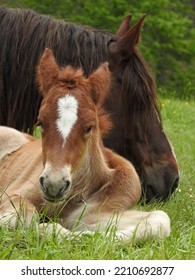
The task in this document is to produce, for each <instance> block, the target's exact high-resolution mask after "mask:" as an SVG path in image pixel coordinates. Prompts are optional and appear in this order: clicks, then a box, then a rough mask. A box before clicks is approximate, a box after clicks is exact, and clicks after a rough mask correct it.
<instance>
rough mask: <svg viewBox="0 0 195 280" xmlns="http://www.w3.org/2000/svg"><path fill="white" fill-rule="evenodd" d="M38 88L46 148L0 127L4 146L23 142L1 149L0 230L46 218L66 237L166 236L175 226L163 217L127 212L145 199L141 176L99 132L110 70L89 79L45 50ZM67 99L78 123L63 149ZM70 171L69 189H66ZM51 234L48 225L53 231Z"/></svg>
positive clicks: (155, 213) (101, 70) (157, 213)
mask: <svg viewBox="0 0 195 280" xmlns="http://www.w3.org/2000/svg"><path fill="white" fill-rule="evenodd" d="M47 74H50V77H49V79H48V75H47ZM38 82H39V86H40V88H41V91H42V94H43V97H44V98H43V102H42V105H41V108H40V112H39V122H40V123H41V125H42V146H41V140H39V139H35V138H33V137H29V136H28V135H25V134H22V133H20V132H17V131H15V130H13V129H10V128H7V127H0V143H2V135H3V137H5V135H6V134H7V138H10V139H11V138H12V137H14V136H15V139H16V141H17V142H18V143H20V142H21V146H20V147H16V149H15V150H14V149H13V151H12V153H11V154H9V152H8V151H9V142H7V144H6V145H5V146H4V148H2V149H3V150H4V153H6V151H7V155H5V156H3V158H2V159H1V161H0V171H1V178H0V186H1V190H2V194H1V205H0V223H1V224H10V225H11V226H15V225H16V223H17V222H21V221H23V222H24V224H25V225H26V226H28V225H29V223H30V221H31V219H32V217H33V216H34V215H35V216H38V215H39V214H40V213H46V214H47V216H49V217H51V218H53V217H55V216H57V217H58V222H59V224H57V225H55V226H56V228H57V231H58V232H60V234H61V235H63V234H66V233H67V230H72V229H74V228H75V227H76V230H81V231H83V230H92V231H93V230H95V229H100V230H104V229H105V228H106V226H107V225H108V224H109V223H111V225H112V224H114V225H116V227H117V231H116V235H117V236H118V237H121V238H123V239H125V240H130V239H131V238H132V236H134V235H135V239H140V238H146V239H147V238H154V237H159V236H160V237H163V238H165V237H166V236H168V235H169V233H170V221H169V218H168V216H167V215H166V214H165V213H164V212H162V211H153V212H142V211H136V210H129V209H132V208H133V207H134V206H135V205H136V204H137V202H138V201H139V199H140V196H141V185H140V181H139V177H138V175H137V173H136V171H135V169H134V167H133V165H132V164H131V163H130V162H129V161H127V160H126V159H124V158H122V157H121V156H119V155H117V154H116V153H114V152H113V151H112V150H109V149H107V148H105V147H104V146H103V143H102V138H101V132H103V133H104V132H106V131H107V130H108V128H109V126H108V125H106V126H104V125H101V123H104V122H105V121H106V123H107V117H106V114H105V112H104V111H102V108H101V107H102V102H103V100H104V98H105V97H106V95H107V94H108V92H109V84H110V73H109V70H108V66H107V64H106V63H105V64H103V65H102V66H100V67H99V68H98V69H97V70H96V71H95V72H94V73H93V74H91V75H90V76H89V77H88V78H85V77H84V76H83V75H82V72H81V70H75V69H72V68H70V67H66V68H64V69H60V68H59V67H58V65H57V64H56V62H55V59H54V57H53V54H52V52H51V51H50V50H49V49H46V50H45V52H44V54H43V56H42V59H41V61H40V64H39V67H38ZM65 96H68V97H69V96H72V98H74V99H75V100H77V102H78V116H77V117H78V120H77V122H76V123H75V124H74V126H73V127H72V130H71V132H70V135H69V136H68V138H67V139H66V142H64V140H63V137H62V136H61V134H60V133H59V131H58V129H57V128H56V119H57V118H58V105H57V104H58V102H57V100H59V99H60V98H64V97H65ZM54 97H55V98H54ZM67 112H68V111H67ZM99 112H101V114H100V113H99ZM64 114H66V109H64ZM88 114H89V115H91V117H92V119H93V122H92V123H93V124H91V120H90V121H89V122H88V118H87V116H88ZM108 123H109V122H108ZM64 125H65V126H66V125H67V124H64ZM89 125H90V126H89ZM89 128H90V130H89ZM16 136H17V137H16ZM42 156H43V158H42ZM67 166H68V167H67ZM64 169H65V170H66V172H65V173H64ZM67 170H68V171H67ZM67 172H69V174H68V178H69V180H70V182H69V184H68V186H67V187H66V188H64V187H63V188H62V185H61V184H62V182H66V181H65V179H66V178H65V176H67ZM40 187H41V188H40ZM41 189H42V191H41ZM43 197H44V198H43ZM50 201H52V202H50ZM43 226H45V225H40V229H41V228H42V227H43ZM50 227H51V224H50V225H48V226H46V229H47V230H48V232H50V230H51V228H50Z"/></svg>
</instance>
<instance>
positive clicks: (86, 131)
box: [85, 126, 93, 134]
mask: <svg viewBox="0 0 195 280" xmlns="http://www.w3.org/2000/svg"><path fill="white" fill-rule="evenodd" d="M92 128H93V126H87V127H86V128H85V134H89V133H90V132H91V130H92Z"/></svg>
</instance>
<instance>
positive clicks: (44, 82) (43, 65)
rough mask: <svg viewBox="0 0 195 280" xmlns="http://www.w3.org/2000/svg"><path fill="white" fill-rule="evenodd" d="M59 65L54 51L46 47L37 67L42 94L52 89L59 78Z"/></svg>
mask: <svg viewBox="0 0 195 280" xmlns="http://www.w3.org/2000/svg"><path fill="white" fill-rule="evenodd" d="M58 73H59V67H58V65H57V63H56V60H55V58H54V55H53V53H52V51H51V50H50V49H48V48H46V49H45V51H44V53H43V55H42V57H41V59H40V62H39V64H38V67H37V82H38V85H39V89H40V90H41V92H42V95H43V96H45V94H46V93H47V92H48V91H49V90H50V88H51V87H52V86H53V84H54V83H55V82H56V80H57V78H58Z"/></svg>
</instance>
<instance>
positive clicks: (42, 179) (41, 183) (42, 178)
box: [39, 176, 44, 187]
mask: <svg viewBox="0 0 195 280" xmlns="http://www.w3.org/2000/svg"><path fill="white" fill-rule="evenodd" d="M39 182H40V185H41V187H43V182H44V177H43V176H41V177H40V178H39Z"/></svg>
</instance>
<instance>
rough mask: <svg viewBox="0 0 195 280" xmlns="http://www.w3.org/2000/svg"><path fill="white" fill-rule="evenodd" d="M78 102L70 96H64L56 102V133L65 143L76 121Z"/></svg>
mask: <svg viewBox="0 0 195 280" xmlns="http://www.w3.org/2000/svg"><path fill="white" fill-rule="evenodd" d="M77 114H78V101H77V100H76V98H75V97H74V96H72V95H66V96H64V97H61V98H59V100H58V119H57V121H56V125H57V128H58V131H59V132H60V134H61V136H62V137H63V139H64V142H66V139H67V138H68V136H69V135H70V133H71V130H72V128H73V126H74V124H75V123H76V121H77V119H78V115H77Z"/></svg>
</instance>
